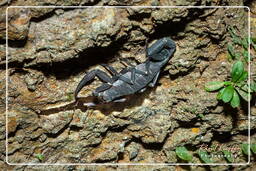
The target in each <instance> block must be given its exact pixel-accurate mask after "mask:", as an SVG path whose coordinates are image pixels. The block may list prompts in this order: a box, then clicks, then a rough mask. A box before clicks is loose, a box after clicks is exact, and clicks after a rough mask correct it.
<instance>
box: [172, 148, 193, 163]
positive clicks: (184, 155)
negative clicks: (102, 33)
mask: <svg viewBox="0 0 256 171" xmlns="http://www.w3.org/2000/svg"><path fill="white" fill-rule="evenodd" d="M175 152H176V155H177V156H178V157H179V158H180V159H182V160H185V161H191V160H192V158H193V157H192V155H191V154H190V153H189V152H188V150H187V149H186V147H183V146H182V147H177V148H176V149H175Z"/></svg>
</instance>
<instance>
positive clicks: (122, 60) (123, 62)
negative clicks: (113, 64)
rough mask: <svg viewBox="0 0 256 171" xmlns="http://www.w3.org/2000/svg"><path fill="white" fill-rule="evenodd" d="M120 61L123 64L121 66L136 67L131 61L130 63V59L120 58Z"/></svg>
mask: <svg viewBox="0 0 256 171" xmlns="http://www.w3.org/2000/svg"><path fill="white" fill-rule="evenodd" d="M119 61H120V62H121V64H123V65H124V66H127V67H129V66H130V67H135V66H134V65H133V64H132V63H131V62H130V61H128V59H126V58H119Z"/></svg>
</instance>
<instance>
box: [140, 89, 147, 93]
mask: <svg viewBox="0 0 256 171" xmlns="http://www.w3.org/2000/svg"><path fill="white" fill-rule="evenodd" d="M146 89H147V88H143V89H140V90H139V93H143V92H144V91H146Z"/></svg>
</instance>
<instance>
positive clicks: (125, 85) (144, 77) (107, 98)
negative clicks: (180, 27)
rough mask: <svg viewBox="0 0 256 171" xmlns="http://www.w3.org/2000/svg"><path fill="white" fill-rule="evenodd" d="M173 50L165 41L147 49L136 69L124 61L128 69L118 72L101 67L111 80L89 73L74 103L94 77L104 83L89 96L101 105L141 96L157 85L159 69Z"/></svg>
mask: <svg viewBox="0 0 256 171" xmlns="http://www.w3.org/2000/svg"><path fill="white" fill-rule="evenodd" d="M175 50H176V45H175V43H174V41H173V40H172V39H170V38H168V37H165V38H162V39H160V40H158V41H156V42H155V43H154V44H153V45H152V46H150V47H149V48H146V57H147V60H146V61H145V62H143V63H141V64H139V65H137V66H134V65H132V64H130V63H129V62H127V61H126V63H128V65H129V67H128V68H124V69H123V70H121V71H120V72H117V71H116V70H115V69H114V68H113V67H112V66H109V65H106V64H102V66H103V67H104V68H105V69H106V70H107V71H108V72H109V73H110V74H111V75H112V77H110V76H109V75H107V74H106V73H105V72H103V71H101V70H99V69H95V70H92V71H90V72H89V73H87V74H86V75H85V76H84V78H83V79H82V80H81V81H80V83H79V84H78V86H77V88H76V90H75V99H76V100H77V95H78V93H79V92H80V90H81V89H82V88H83V87H84V86H85V85H86V84H88V82H90V81H91V80H93V79H94V78H95V77H96V76H97V77H98V78H99V79H100V80H101V81H102V82H104V83H103V84H102V85H101V86H100V87H98V88H96V90H94V91H93V93H92V94H93V96H95V97H97V98H98V99H99V100H100V101H101V102H103V103H107V102H111V101H113V102H121V101H125V99H124V98H123V97H124V96H126V95H131V94H134V93H136V92H144V91H145V90H146V88H147V87H154V86H155V85H156V82H157V79H158V77H159V73H160V70H161V68H162V67H163V66H164V65H165V64H166V63H167V62H168V61H169V59H170V57H171V56H172V55H173V53H174V51H175Z"/></svg>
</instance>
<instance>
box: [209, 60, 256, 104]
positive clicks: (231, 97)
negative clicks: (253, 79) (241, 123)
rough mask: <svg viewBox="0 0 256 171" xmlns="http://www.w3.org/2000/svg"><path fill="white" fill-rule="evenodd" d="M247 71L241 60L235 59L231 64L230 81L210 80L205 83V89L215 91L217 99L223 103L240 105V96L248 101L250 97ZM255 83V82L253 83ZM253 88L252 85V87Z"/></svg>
mask: <svg viewBox="0 0 256 171" xmlns="http://www.w3.org/2000/svg"><path fill="white" fill-rule="evenodd" d="M247 77H248V72H247V71H245V70H244V64H243V62H242V61H237V62H235V63H234V64H233V66H232V70H231V81H212V82H208V83H206V85H205V90H206V91H209V92H210V91H217V90H219V92H218V94H217V99H218V100H222V101H223V102H224V103H230V105H231V106H232V107H233V108H235V107H239V106H240V97H242V98H243V99H244V100H246V101H248V100H250V99H251V92H253V91H254V89H252V87H251V89H250V90H249V87H248V85H247ZM254 84H255V83H254ZM253 88H254V87H253Z"/></svg>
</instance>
